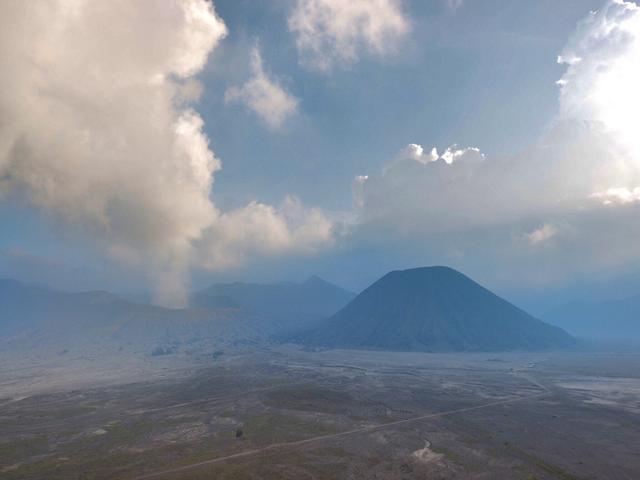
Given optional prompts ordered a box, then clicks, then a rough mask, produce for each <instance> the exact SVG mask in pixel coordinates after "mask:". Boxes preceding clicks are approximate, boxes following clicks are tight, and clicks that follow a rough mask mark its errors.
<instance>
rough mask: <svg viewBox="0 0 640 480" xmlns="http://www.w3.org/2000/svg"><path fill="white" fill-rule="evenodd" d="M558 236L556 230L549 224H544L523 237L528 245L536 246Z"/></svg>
mask: <svg viewBox="0 0 640 480" xmlns="http://www.w3.org/2000/svg"><path fill="white" fill-rule="evenodd" d="M557 234H558V228H557V227H556V226H555V225H552V224H550V223H545V224H544V225H542V226H541V227H540V228H537V229H535V230H534V231H533V232H530V233H527V234H526V235H525V237H526V239H527V241H528V242H529V245H531V246H536V245H541V244H543V243H546V242H548V241H549V240H551V239H552V238H553V237H555V236H556V235H557Z"/></svg>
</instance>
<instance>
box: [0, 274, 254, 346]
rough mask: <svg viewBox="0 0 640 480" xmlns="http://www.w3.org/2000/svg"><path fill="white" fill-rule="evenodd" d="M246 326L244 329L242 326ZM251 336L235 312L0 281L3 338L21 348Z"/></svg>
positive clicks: (150, 343)
mask: <svg viewBox="0 0 640 480" xmlns="http://www.w3.org/2000/svg"><path fill="white" fill-rule="evenodd" d="M243 329H244V330H243ZM242 335H246V336H247V337H249V336H250V333H249V327H248V326H247V325H246V323H243V322H242V321H241V319H238V318H237V316H236V315H235V314H234V312H233V311H228V310H217V311H204V310H190V309H181V310H174V309H168V308H163V307H159V306H154V305H144V304H137V303H133V302H130V301H128V300H125V299H123V298H121V297H119V296H117V295H114V294H112V293H108V292H103V291H92V292H80V293H65V292H58V291H54V290H51V289H48V288H44V287H38V286H33V285H28V284H24V283H21V282H17V281H15V280H0V340H2V341H3V342H5V344H9V343H11V344H12V345H16V347H22V348H28V347H29V346H30V345H38V346H41V347H48V346H50V347H52V348H57V347H65V348H66V347H68V346H74V347H78V346H84V347H86V346H88V345H95V346H107V345H109V346H112V347H113V346H116V347H120V346H124V345H128V346H131V348H134V349H136V350H138V351H147V350H150V349H151V348H153V347H155V346H156V345H158V344H167V343H172V342H173V343H175V342H178V343H181V344H193V343H194V342H195V343H197V342H202V341H203V340H211V341H213V340H215V341H216V342H217V341H226V340H228V339H230V338H240V337H242Z"/></svg>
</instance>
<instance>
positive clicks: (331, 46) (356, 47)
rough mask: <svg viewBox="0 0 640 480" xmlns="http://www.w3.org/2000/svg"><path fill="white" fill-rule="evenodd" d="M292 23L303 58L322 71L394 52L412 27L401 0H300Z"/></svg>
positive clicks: (293, 14) (292, 17)
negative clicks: (363, 57)
mask: <svg viewBox="0 0 640 480" xmlns="http://www.w3.org/2000/svg"><path fill="white" fill-rule="evenodd" d="M288 23H289V30H290V31H291V32H292V33H293V34H294V35H295V39H296V46H297V48H298V51H299V53H300V55H301V59H302V62H303V63H304V64H305V65H307V66H309V67H311V68H314V69H317V70H321V71H328V70H330V69H331V68H332V67H333V66H334V65H335V64H348V63H352V62H354V61H356V60H357V59H358V57H359V56H360V54H361V53H362V52H368V53H372V54H375V55H385V54H388V53H390V52H393V51H394V50H395V48H397V45H398V42H399V41H400V40H401V39H402V37H404V36H405V35H406V34H407V33H408V32H409V30H410V22H409V20H408V19H407V18H406V17H405V15H404V12H403V11H402V9H401V4H400V0H350V1H344V0H296V5H295V7H294V9H293V11H292V12H291V14H290V15H289V19H288Z"/></svg>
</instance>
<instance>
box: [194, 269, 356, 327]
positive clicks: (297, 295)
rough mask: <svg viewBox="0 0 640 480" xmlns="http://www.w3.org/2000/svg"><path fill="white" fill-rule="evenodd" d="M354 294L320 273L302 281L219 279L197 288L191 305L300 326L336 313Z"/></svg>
mask: <svg viewBox="0 0 640 480" xmlns="http://www.w3.org/2000/svg"><path fill="white" fill-rule="evenodd" d="M354 296H355V295H354V294H353V293H351V292H349V291H347V290H344V289H343V288H340V287H338V286H336V285H333V284H331V283H329V282H327V281H325V280H323V279H321V278H319V277H315V276H314V277H311V278H309V279H308V280H307V281H306V282H303V283H291V282H283V283H275V284H257V283H240V282H238V283H221V284H215V285H212V286H210V287H208V288H206V289H204V290H201V291H199V292H197V293H196V294H195V295H194V296H193V297H192V299H191V305H192V306H195V307H198V308H218V307H220V306H233V307H235V308H238V309H241V310H242V311H244V312H245V313H247V314H249V315H251V316H254V317H260V318H262V319H264V320H265V321H267V322H272V323H277V324H279V325H280V326H299V325H303V324H305V323H309V322H311V321H315V320H320V319H323V318H326V317H327V316H329V315H331V314H333V313H335V312H336V311H338V310H339V309H340V308H342V307H344V306H345V305H346V304H347V303H348V302H349V301H350V300H352V299H353V298H354Z"/></svg>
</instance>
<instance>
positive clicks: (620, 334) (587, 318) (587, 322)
mask: <svg viewBox="0 0 640 480" xmlns="http://www.w3.org/2000/svg"><path fill="white" fill-rule="evenodd" d="M544 318H545V320H547V321H548V322H549V323H552V324H553V325H558V326H559V327H561V328H564V329H566V330H567V331H568V332H571V333H572V334H573V335H578V336H581V337H589V338H603V339H631V338H633V339H640V295H635V296H633V297H629V298H624V299H621V300H612V301H608V302H575V303H571V304H568V305H564V306H561V307H558V308H556V309H554V310H552V311H550V312H549V313H547V314H546V315H545V317H544Z"/></svg>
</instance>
